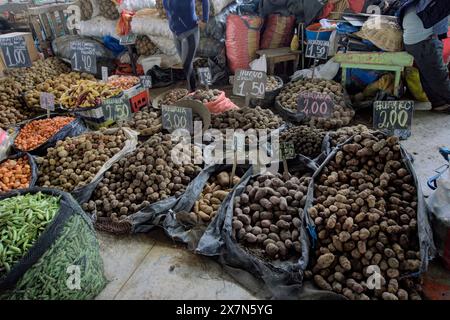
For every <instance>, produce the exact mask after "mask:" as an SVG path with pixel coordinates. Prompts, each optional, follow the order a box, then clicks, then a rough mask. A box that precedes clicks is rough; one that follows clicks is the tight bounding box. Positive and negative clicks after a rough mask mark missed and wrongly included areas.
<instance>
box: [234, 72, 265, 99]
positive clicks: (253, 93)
mask: <svg viewBox="0 0 450 320" xmlns="http://www.w3.org/2000/svg"><path fill="white" fill-rule="evenodd" d="M266 81H267V75H266V73H265V72H262V71H254V70H237V71H236V74H235V76H234V83H233V94H234V95H237V96H242V97H253V98H257V99H264V97H265V95H266Z"/></svg>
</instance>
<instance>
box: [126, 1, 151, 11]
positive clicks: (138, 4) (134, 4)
mask: <svg viewBox="0 0 450 320" xmlns="http://www.w3.org/2000/svg"><path fill="white" fill-rule="evenodd" d="M155 7H156V1H155V0H119V11H122V10H130V11H139V10H141V9H147V8H150V9H153V8H155Z"/></svg>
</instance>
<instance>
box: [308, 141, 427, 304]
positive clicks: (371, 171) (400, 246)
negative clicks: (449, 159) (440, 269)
mask: <svg viewBox="0 0 450 320" xmlns="http://www.w3.org/2000/svg"><path fill="white" fill-rule="evenodd" d="M308 213H309V215H310V216H311V218H312V219H313V220H314V223H315V225H316V228H317V232H318V247H317V250H316V252H315V259H314V260H313V261H312V264H311V265H310V268H311V270H310V271H309V272H308V273H307V275H308V276H312V277H313V279H314V282H315V283H316V284H317V285H318V286H319V287H320V288H322V289H325V290H333V291H335V292H337V293H340V294H343V295H344V296H346V297H347V298H349V299H362V300H367V299H384V300H397V299H400V300H407V299H420V293H419V292H420V285H419V284H418V281H417V280H413V279H411V278H408V277H403V276H405V275H408V274H411V273H415V272H417V271H419V269H420V265H421V260H420V250H419V240H418V228H417V191H416V187H415V185H414V179H413V176H412V175H411V174H410V172H409V171H408V169H407V168H406V166H405V164H404V163H403V161H402V156H401V153H400V144H399V142H398V138H397V137H389V138H385V136H384V135H382V134H379V133H374V134H370V133H362V134H360V135H356V136H355V137H354V139H353V142H352V143H349V144H346V145H344V146H343V147H342V150H340V151H338V152H337V154H336V156H335V158H334V159H333V160H332V161H331V162H330V163H329V164H328V165H327V166H326V167H325V168H324V169H323V171H322V173H321V175H320V176H319V179H318V181H317V183H316V186H315V202H314V206H313V207H311V208H309V210H308ZM369 266H372V267H371V268H373V266H376V267H379V269H380V273H379V274H380V275H381V278H379V279H380V280H381V281H380V283H381V288H380V289H375V290H370V289H369V288H368V283H369V282H370V277H371V275H372V274H373V272H374V271H373V270H370V269H369V270H368V267H369Z"/></svg>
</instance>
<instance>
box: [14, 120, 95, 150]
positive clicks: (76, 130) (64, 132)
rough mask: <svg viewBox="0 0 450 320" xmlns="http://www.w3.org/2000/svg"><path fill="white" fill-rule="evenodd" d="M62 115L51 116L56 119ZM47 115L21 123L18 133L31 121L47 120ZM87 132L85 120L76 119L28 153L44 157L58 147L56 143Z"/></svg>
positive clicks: (17, 128)
mask: <svg viewBox="0 0 450 320" xmlns="http://www.w3.org/2000/svg"><path fill="white" fill-rule="evenodd" d="M60 116H61V115H60V114H56V113H52V114H50V117H51V118H54V117H60ZM46 118H47V115H45V116H40V117H37V118H34V119H31V120H28V121H25V122H22V123H20V124H19V125H18V126H17V127H16V130H17V131H18V132H20V130H21V129H22V128H23V127H24V126H25V125H26V124H27V123H29V122H31V121H35V120H42V119H46ZM85 131H87V128H86V126H85V124H84V122H83V120H81V119H80V118H75V119H74V120H73V121H72V122H70V123H69V124H67V125H66V126H64V127H63V128H61V130H59V131H58V132H57V133H56V134H54V135H53V136H52V137H51V138H50V139H48V140H47V141H46V142H45V143H43V144H41V145H40V146H38V147H37V148H35V149H33V150H26V151H27V152H28V153H31V154H32V155H44V154H46V152H47V149H48V148H51V147H53V146H55V145H56V142H58V141H59V140H64V139H65V138H68V137H76V136H79V135H80V134H82V133H83V132H85ZM13 147H14V149H15V150H17V151H22V150H20V149H18V148H17V147H16V146H15V145H13Z"/></svg>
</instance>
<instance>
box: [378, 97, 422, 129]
mask: <svg viewBox="0 0 450 320" xmlns="http://www.w3.org/2000/svg"><path fill="white" fill-rule="evenodd" d="M413 112H414V101H375V102H374V104H373V126H374V128H376V129H380V130H382V129H386V130H392V131H393V130H396V129H399V130H410V129H411V124H412V118H413Z"/></svg>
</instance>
